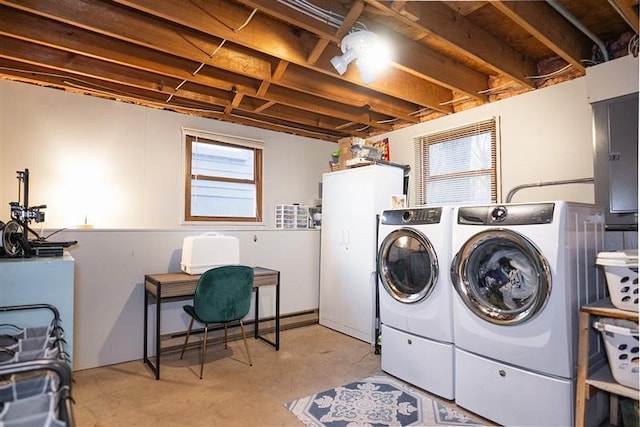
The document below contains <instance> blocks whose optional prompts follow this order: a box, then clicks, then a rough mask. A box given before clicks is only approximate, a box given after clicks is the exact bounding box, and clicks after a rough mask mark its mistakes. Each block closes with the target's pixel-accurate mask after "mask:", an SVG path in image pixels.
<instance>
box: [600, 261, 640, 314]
mask: <svg viewBox="0 0 640 427" xmlns="http://www.w3.org/2000/svg"><path fill="white" fill-rule="evenodd" d="M596 264H598V265H601V266H602V267H603V268H604V274H605V278H606V279H607V287H608V288H609V294H610V295H611V303H612V304H613V305H614V306H615V307H617V308H619V309H620V310H627V311H638V251H637V250H631V249H625V250H620V251H614V252H600V253H599V254H598V258H597V259H596Z"/></svg>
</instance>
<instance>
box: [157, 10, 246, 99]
mask: <svg viewBox="0 0 640 427" xmlns="http://www.w3.org/2000/svg"><path fill="white" fill-rule="evenodd" d="M257 11H258V9H257V8H255V9H253V11H252V12H251V13H250V14H249V16H248V17H247V19H246V20H245V21H244V23H243V24H242V25H240V26H239V27H238V28H235V29H232V31H233V32H234V33H238V32H240V31H241V30H242V29H243V28H244V27H246V26H247V25H249V22H251V20H252V19H253V17H254V15H255V14H256V12H257ZM226 42H227V39H222V41H221V42H220V44H219V45H218V47H217V48H216V49H215V50H214V51H213V52H212V53H211V54H210V55H207V56H208V57H209V59H211V58H213V57H214V55H215V54H216V53H218V51H219V50H220V49H221V48H222V46H224V44H225V43H226ZM205 65H207V64H206V62H202V63H201V64H200V65H199V66H198V68H196V69H195V71H193V72H192V73H191V76H195V75H196V74H198V73H199V72H200V70H202V68H204V66H205ZM188 81H189V80H188V79H184V80H182V82H180V84H179V85H178V86H176V87H175V88H174V89H173V91H174V92H177V91H178V90H179V89H180V88H181V87H182V86H183V85H184V84H185V83H187V82H188ZM173 95H174V94H173V93H172V94H171V95H169V97H168V98H167V100H166V101H165V103H166V104H168V103H170V102H171V100H172V99H173Z"/></svg>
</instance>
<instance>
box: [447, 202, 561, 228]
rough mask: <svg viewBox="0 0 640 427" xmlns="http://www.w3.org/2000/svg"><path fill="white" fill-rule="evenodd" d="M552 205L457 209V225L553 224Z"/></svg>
mask: <svg viewBox="0 0 640 427" xmlns="http://www.w3.org/2000/svg"><path fill="white" fill-rule="evenodd" d="M554 207H555V204H553V203H532V204H515V205H491V206H464V207H460V208H459V209H458V224H467V225H528V224H550V223H551V222H553V209H554Z"/></svg>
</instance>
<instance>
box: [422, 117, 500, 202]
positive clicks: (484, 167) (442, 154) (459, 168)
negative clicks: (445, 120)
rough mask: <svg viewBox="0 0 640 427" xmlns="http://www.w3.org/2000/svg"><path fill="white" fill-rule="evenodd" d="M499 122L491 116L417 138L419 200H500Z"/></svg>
mask: <svg viewBox="0 0 640 427" xmlns="http://www.w3.org/2000/svg"><path fill="white" fill-rule="evenodd" d="M496 122H497V120H496V119H495V118H492V119H490V120H485V121H482V122H478V123H473V124H470V125H467V126H463V127H459V128H456V129H451V130H448V131H445V132H439V133H434V134H430V135H424V136H419V137H417V138H415V139H414V153H415V162H416V202H417V204H419V205H440V204H451V203H471V202H473V203H495V202H496V201H497V187H498V177H497V170H498V161H497V152H498V148H497V147H498V137H497V125H496Z"/></svg>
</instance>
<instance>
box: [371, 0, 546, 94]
mask: <svg viewBox="0 0 640 427" xmlns="http://www.w3.org/2000/svg"><path fill="white" fill-rule="evenodd" d="M365 1H366V2H367V4H369V5H370V6H372V7H375V8H377V9H379V10H380V11H382V12H384V13H386V14H390V15H392V16H394V17H395V18H396V19H398V20H399V21H401V22H402V23H404V24H405V25H407V26H409V27H410V28H414V29H415V30H418V31H424V32H425V33H427V34H428V35H429V36H430V37H434V38H435V39H437V40H438V41H440V42H441V43H444V44H445V45H447V46H449V47H450V48H452V49H456V50H458V51H459V52H461V53H463V54H465V55H467V56H468V57H470V58H472V59H473V60H475V61H478V62H480V63H482V64H484V65H485V66H487V67H489V68H491V69H492V70H494V71H495V72H496V73H497V74H504V75H507V76H509V77H510V78H511V79H513V80H516V81H518V82H519V83H520V84H522V85H525V86H527V87H530V88H533V87H534V85H533V84H532V82H531V80H530V79H528V78H527V76H531V75H534V74H535V72H536V67H535V64H534V63H533V61H531V60H530V59H527V58H525V57H524V56H523V55H521V54H520V53H518V52H517V51H515V50H514V49H513V48H511V47H510V46H509V45H507V44H506V43H504V42H503V41H502V40H500V39H498V38H497V37H496V36H494V35H492V34H491V33H489V32H488V31H486V30H484V29H482V28H481V27H479V26H477V25H475V24H473V23H472V22H471V21H470V20H469V19H468V18H466V17H464V16H462V15H460V14H459V13H457V12H456V11H454V10H453V9H451V8H450V7H448V6H447V5H445V4H443V3H442V2H439V1H424V2H415V5H414V10H413V13H416V14H418V15H419V16H418V18H419V19H418V20H417V21H413V20H412V19H409V18H407V17H405V16H404V15H402V14H401V13H398V12H396V11H394V10H393V9H392V8H391V7H390V6H389V5H388V3H387V2H385V1H380V0H365Z"/></svg>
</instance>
